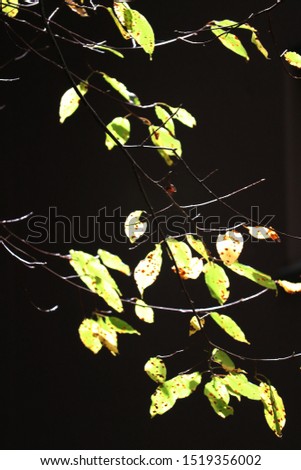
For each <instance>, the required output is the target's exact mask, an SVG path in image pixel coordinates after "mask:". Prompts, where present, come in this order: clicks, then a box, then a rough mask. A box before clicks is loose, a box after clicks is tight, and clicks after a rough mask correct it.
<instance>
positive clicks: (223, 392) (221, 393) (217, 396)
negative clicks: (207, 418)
mask: <svg viewBox="0 0 301 470" xmlns="http://www.w3.org/2000/svg"><path fill="white" fill-rule="evenodd" d="M204 394H205V396H206V397H207V398H208V400H209V402H210V405H211V406H212V408H213V409H214V411H215V413H217V414H218V415H219V416H220V417H221V418H226V417H227V416H229V415H233V413H234V410H233V408H232V407H231V406H229V405H228V404H229V401H230V395H229V392H228V390H227V387H226V385H225V384H224V383H223V380H222V379H221V378H219V377H213V378H212V380H211V381H210V382H207V383H206V385H205V387H204Z"/></svg>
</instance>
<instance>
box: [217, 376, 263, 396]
mask: <svg viewBox="0 0 301 470" xmlns="http://www.w3.org/2000/svg"><path fill="white" fill-rule="evenodd" d="M223 382H224V384H225V385H227V387H228V388H230V390H231V391H232V392H234V394H237V395H242V396H244V397H246V398H249V400H261V390H260V388H259V386H258V385H255V384H253V383H252V382H249V381H248V379H247V377H246V376H245V375H244V374H235V373H230V374H227V375H226V376H225V377H224V378H223Z"/></svg>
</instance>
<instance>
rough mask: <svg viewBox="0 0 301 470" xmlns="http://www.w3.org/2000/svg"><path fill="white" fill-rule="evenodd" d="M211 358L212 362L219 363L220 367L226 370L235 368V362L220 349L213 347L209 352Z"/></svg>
mask: <svg viewBox="0 0 301 470" xmlns="http://www.w3.org/2000/svg"><path fill="white" fill-rule="evenodd" d="M211 360H212V361H213V362H216V363H217V364H220V365H221V366H222V368H223V369H225V370H226V371H227V372H231V371H233V370H235V364H234V362H233V361H232V359H231V358H230V357H229V356H228V354H227V353H225V352H224V351H221V350H220V349H217V348H215V349H213V351H212V354H211Z"/></svg>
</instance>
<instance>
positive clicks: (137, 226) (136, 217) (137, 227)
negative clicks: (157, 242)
mask: <svg viewBox="0 0 301 470" xmlns="http://www.w3.org/2000/svg"><path fill="white" fill-rule="evenodd" d="M143 212H144V211H139V210H137V211H133V212H131V213H130V214H129V215H128V216H127V218H126V221H125V224H124V231H125V234H126V236H127V237H128V239H129V240H130V242H131V243H135V242H136V241H137V240H138V238H140V237H142V235H143V234H144V232H145V230H146V229H147V223H146V222H141V220H140V217H141V215H142V214H143Z"/></svg>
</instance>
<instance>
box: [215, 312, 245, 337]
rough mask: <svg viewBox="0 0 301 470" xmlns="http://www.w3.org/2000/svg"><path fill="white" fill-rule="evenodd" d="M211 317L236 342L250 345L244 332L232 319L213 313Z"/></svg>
mask: <svg viewBox="0 0 301 470" xmlns="http://www.w3.org/2000/svg"><path fill="white" fill-rule="evenodd" d="M210 316H211V318H212V319H213V320H214V321H215V322H216V323H217V324H218V325H219V326H220V327H221V328H222V329H223V330H224V331H225V332H226V333H227V334H228V335H229V336H231V337H232V338H234V339H235V340H236V341H241V342H242V343H247V344H250V343H249V341H248V340H247V339H246V337H245V334H244V332H243V331H242V330H241V328H240V327H239V326H238V325H237V323H236V322H235V321H234V320H232V318H231V317H228V316H227V315H222V314H220V313H216V312H212V313H211V314H210Z"/></svg>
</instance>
